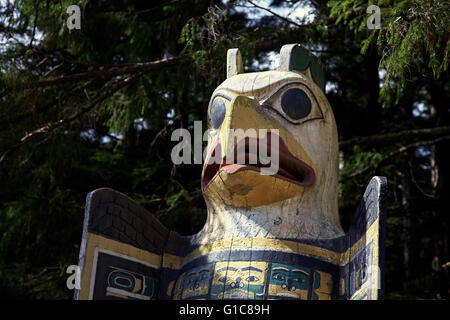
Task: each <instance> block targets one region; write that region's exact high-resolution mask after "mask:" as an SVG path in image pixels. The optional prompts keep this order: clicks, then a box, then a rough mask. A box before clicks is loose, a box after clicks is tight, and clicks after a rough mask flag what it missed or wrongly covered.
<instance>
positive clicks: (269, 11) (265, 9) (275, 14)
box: [247, 0, 302, 27]
mask: <svg viewBox="0 0 450 320" xmlns="http://www.w3.org/2000/svg"><path fill="white" fill-rule="evenodd" d="M247 2H248V3H250V4H251V5H253V6H254V7H255V8H258V9H261V10H264V11H267V12H268V13H270V14H271V15H273V16H275V17H277V18H278V19H280V20H283V21H284V22H287V23H289V24H293V25H294V26H296V27H302V25H301V24H299V23H297V22H295V21H292V20H291V19H289V18H286V17H283V16H282V15H279V14H278V13H276V12H273V11H272V10H270V9H269V8H265V7H262V6H259V5H257V4H256V3H254V2H252V1H250V0H247Z"/></svg>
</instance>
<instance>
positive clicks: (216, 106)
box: [211, 98, 226, 129]
mask: <svg viewBox="0 0 450 320" xmlns="http://www.w3.org/2000/svg"><path fill="white" fill-rule="evenodd" d="M225 113H226V108H225V102H223V100H222V99H220V98H217V99H215V100H214V102H213V104H212V107H211V124H212V126H213V128H214V129H218V128H219V127H220V125H221V124H222V122H223V119H224V118H225Z"/></svg>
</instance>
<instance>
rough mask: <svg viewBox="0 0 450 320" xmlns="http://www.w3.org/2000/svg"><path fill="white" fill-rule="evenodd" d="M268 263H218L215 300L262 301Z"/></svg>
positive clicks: (212, 292)
mask: <svg viewBox="0 0 450 320" xmlns="http://www.w3.org/2000/svg"><path fill="white" fill-rule="evenodd" d="M266 270H267V262H260V261H224V262H217V263H216V268H215V271H214V279H213V286H212V289H211V294H212V296H213V297H214V298H215V299H262V298H263V296H264V284H265V274H266Z"/></svg>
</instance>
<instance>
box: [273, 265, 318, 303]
mask: <svg viewBox="0 0 450 320" xmlns="http://www.w3.org/2000/svg"><path fill="white" fill-rule="evenodd" d="M310 273H311V271H310V270H309V269H307V268H303V267H298V266H290V265H286V264H280V263H272V268H271V271H270V280H269V292H268V293H269V295H271V296H281V297H287V298H295V299H301V300H306V299H308V288H309V278H310Z"/></svg>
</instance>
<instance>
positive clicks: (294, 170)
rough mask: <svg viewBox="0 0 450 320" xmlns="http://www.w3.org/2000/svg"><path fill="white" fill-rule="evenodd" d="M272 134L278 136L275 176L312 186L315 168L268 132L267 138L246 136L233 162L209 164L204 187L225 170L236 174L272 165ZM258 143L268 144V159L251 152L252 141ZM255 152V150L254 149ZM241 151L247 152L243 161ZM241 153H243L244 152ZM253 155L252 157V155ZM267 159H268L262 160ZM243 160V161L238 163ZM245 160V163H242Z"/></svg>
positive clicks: (235, 152) (204, 175)
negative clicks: (297, 156)
mask: <svg viewBox="0 0 450 320" xmlns="http://www.w3.org/2000/svg"><path fill="white" fill-rule="evenodd" d="M272 136H274V137H277V138H278V142H279V143H278V171H277V172H276V173H275V174H274V176H275V177H277V178H279V179H283V180H287V181H289V182H291V183H294V184H298V185H301V186H305V187H307V186H311V185H313V184H314V181H315V174H314V170H313V169H312V168H311V167H310V166H308V165H307V164H306V163H304V162H303V161H301V160H299V159H297V158H296V157H294V155H292V153H291V152H290V151H289V150H288V148H287V146H286V144H285V143H284V141H283V140H282V139H281V138H280V137H278V136H276V135H274V134H272V133H268V134H267V136H266V138H265V139H255V138H245V140H244V141H241V142H240V143H238V146H237V147H235V150H234V161H233V163H227V162H223V163H221V164H216V163H212V164H208V165H207V166H206V168H205V170H204V172H203V177H202V189H203V190H206V188H207V187H208V186H209V184H210V183H211V182H212V181H213V180H214V179H215V178H216V177H217V175H218V174H219V173H220V172H222V171H224V172H226V173H228V174H234V173H237V172H239V171H243V170H252V171H258V172H260V171H261V168H268V167H270V165H271V163H270V162H269V161H272V160H273V159H272V155H271V152H272V150H271V140H272ZM255 140H256V141H255ZM251 142H252V143H256V145H257V146H258V147H259V146H260V145H262V144H266V146H267V159H262V158H260V157H259V153H258V152H256V155H255V154H252V153H249V150H250V148H249V145H250V143H251ZM216 147H219V144H218V143H217V142H216V143H215V144H214V145H213V146H212V148H211V149H212V150H211V152H210V154H209V155H208V157H207V159H206V160H207V161H209V159H210V158H211V157H212V156H214V153H215V150H216ZM252 151H253V152H254V151H255V150H252ZM256 151H258V150H256ZM239 152H242V153H244V154H245V157H244V158H245V159H242V160H241V161H238V160H240V159H238V156H237V154H238V153H239ZM242 153H241V154H242ZM251 155H252V156H253V157H250V156H251ZM254 159H257V161H256V163H251V162H250V160H254ZM262 160H266V161H262ZM238 162H241V163H238ZM242 162H243V163H242Z"/></svg>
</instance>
